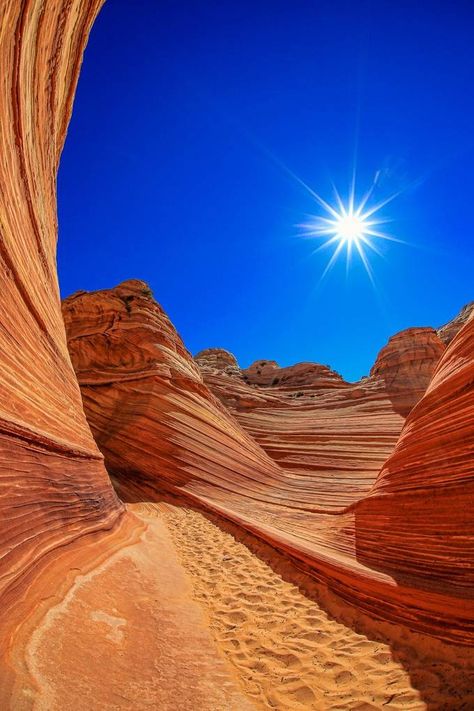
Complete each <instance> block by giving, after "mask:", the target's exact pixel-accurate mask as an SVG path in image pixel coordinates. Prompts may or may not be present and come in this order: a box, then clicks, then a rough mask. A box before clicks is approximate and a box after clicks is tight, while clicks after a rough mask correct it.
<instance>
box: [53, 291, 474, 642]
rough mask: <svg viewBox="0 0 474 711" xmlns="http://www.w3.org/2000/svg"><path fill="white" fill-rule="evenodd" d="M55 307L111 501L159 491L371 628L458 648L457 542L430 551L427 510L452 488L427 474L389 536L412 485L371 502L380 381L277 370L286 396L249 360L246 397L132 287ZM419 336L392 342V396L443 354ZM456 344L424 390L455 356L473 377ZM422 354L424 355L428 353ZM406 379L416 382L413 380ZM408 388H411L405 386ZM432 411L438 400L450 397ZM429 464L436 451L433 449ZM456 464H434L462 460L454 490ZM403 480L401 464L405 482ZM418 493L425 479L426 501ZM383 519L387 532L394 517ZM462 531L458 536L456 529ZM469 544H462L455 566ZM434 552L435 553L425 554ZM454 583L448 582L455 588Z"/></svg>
mask: <svg viewBox="0 0 474 711" xmlns="http://www.w3.org/2000/svg"><path fill="white" fill-rule="evenodd" d="M63 309H64V318H65V323H66V328H67V333H68V342H69V348H70V352H71V357H72V360H73V363H74V366H75V369H76V372H77V374H78V378H79V382H80V385H81V390H82V394H83V400H84V405H85V409H86V413H87V416H88V419H89V421H90V423H91V427H92V430H93V432H94V434H95V437H96V439H97V442H98V443H99V446H100V448H101V449H102V451H103V452H104V455H105V457H106V461H107V463H108V465H109V467H110V468H111V470H112V471H113V473H114V475H115V477H116V479H117V485H118V490H119V491H120V492H121V494H122V496H123V497H124V498H126V499H128V500H137V499H140V498H142V499H143V497H145V498H148V499H149V500H159V499H160V496H161V495H162V492H163V491H164V490H166V491H168V492H172V493H175V494H180V495H184V496H185V497H186V498H188V499H190V500H193V501H195V502H197V503H199V504H201V505H203V506H205V507H207V508H208V509H211V510H214V511H216V512H218V513H220V514H221V515H223V516H225V517H227V518H229V519H232V520H234V521H235V522H237V523H238V524H240V525H241V526H244V527H246V528H247V529H249V530H250V531H252V532H254V533H257V534H258V535H259V536H260V537H262V538H264V539H265V540H267V541H269V542H271V544H272V545H274V546H276V547H277V548H280V549H281V550H283V551H285V552H287V553H289V554H290V555H291V556H293V557H294V558H297V559H299V560H300V561H303V562H304V563H305V564H306V565H307V566H309V568H310V569H311V570H312V572H313V574H314V575H316V576H318V577H319V578H321V579H324V580H325V581H327V582H328V583H329V584H330V585H331V587H332V588H333V589H334V590H335V591H336V592H338V593H339V594H340V595H341V596H342V597H344V598H345V599H347V600H350V601H351V602H352V603H354V602H356V604H357V605H359V606H360V607H361V608H362V609H364V610H365V611H367V612H369V613H370V614H371V615H375V616H378V617H382V618H385V619H388V620H391V621H394V622H399V623H407V622H408V623H409V624H410V626H412V627H413V628H415V629H420V630H423V631H425V632H428V633H430V634H434V635H437V636H440V637H443V638H446V639H451V640H457V641H464V642H467V641H468V640H469V639H471V636H472V627H471V622H470V621H469V615H470V614H472V606H471V604H470V602H469V596H468V595H467V593H466V591H465V590H466V583H467V581H468V575H467V573H466V571H465V564H464V563H465V561H464V559H463V553H462V547H463V544H460V543H459V542H457V541H456V540H455V538H453V537H452V536H451V534H449V533H448V535H447V537H446V540H445V541H442V540H441V541H440V539H439V531H440V530H441V531H442V530H443V529H444V528H446V530H449V526H452V527H453V529H454V527H455V526H456V513H455V512H456V508H455V507H453V508H450V509H449V510H450V511H451V513H450V514H448V513H447V510H446V509H445V508H444V505H443V503H442V492H443V490H444V486H445V485H446V486H448V487H451V482H450V481H449V482H447V483H446V484H445V483H443V481H444V480H443V477H441V479H440V481H439V482H438V483H439V486H440V488H439V489H437V476H436V470H434V471H433V473H432V474H431V476H432V477H433V482H432V483H433V492H434V493H433V497H432V505H431V504H430V506H429V514H430V521H429V524H427V523H426V521H425V519H424V514H423V506H422V498H423V495H422V494H421V490H420V492H419V494H417V496H416V497H415V502H416V503H415V502H413V507H412V510H411V511H410V512H409V513H408V515H407V517H406V520H407V524H406V525H405V523H404V519H403V505H404V504H403V505H402V503H401V502H405V499H404V493H403V489H404V488H405V487H409V488H410V487H412V488H413V487H415V481H416V477H415V474H414V473H412V474H410V473H405V474H404V475H403V476H405V481H406V484H404V485H403V486H402V487H401V490H400V491H399V492H397V494H396V495H394V496H393V497H390V498H389V497H387V496H385V494H383V498H381V499H379V498H378V496H376V495H375V493H374V492H376V491H378V490H379V489H380V487H381V486H382V482H383V480H384V478H385V477H386V473H385V469H384V470H383V471H382V474H381V475H380V477H377V473H378V471H379V470H380V468H381V466H382V464H383V462H384V461H385V460H386V459H387V457H388V456H389V454H390V453H391V452H392V451H393V449H394V446H395V444H396V440H397V437H398V434H399V431H400V429H401V428H402V425H403V418H402V417H401V416H400V415H399V414H398V413H397V412H396V411H395V409H394V406H393V402H392V398H391V397H390V394H389V393H387V389H386V385H385V379H384V377H381V376H380V375H379V374H376V375H372V376H371V377H370V378H366V379H363V380H362V381H361V382H360V383H356V384H349V383H345V382H344V381H343V380H342V379H341V378H340V376H338V375H337V374H334V373H333V372H332V371H331V370H330V369H329V368H325V367H324V366H323V367H321V366H316V367H312V368H308V365H307V364H304V367H303V368H301V369H300V368H294V369H293V370H292V369H285V370H290V372H291V377H289V378H287V379H286V380H285V382H286V383H287V382H288V381H289V382H290V385H285V384H283V385H280V384H279V383H278V384H275V383H274V382H273V379H274V374H275V371H276V372H280V371H281V370H283V369H278V366H277V365H276V364H274V363H268V362H265V364H262V363H261V362H259V363H258V364H257V365H254V366H253V367H252V372H255V375H254V379H255V380H257V379H258V378H262V377H263V379H264V383H265V384H259V383H258V382H254V383H252V384H250V383H248V382H246V381H245V373H244V371H241V372H239V371H238V369H237V365H236V363H235V360H234V359H233V358H232V357H231V356H230V354H228V353H226V354H225V355H223V354H222V352H216V351H211V352H205V353H204V355H203V354H201V355H200V356H199V358H198V361H199V362H200V365H201V369H202V375H201V371H200V369H199V367H198V365H197V363H196V362H195V361H194V360H193V359H192V358H191V356H190V354H189V353H188V352H187V351H186V349H185V348H184V346H183V344H182V342H181V339H180V338H179V336H178V334H177V332H176V331H175V329H174V328H173V326H172V325H171V323H170V322H169V319H168V318H167V317H166V315H165V314H164V312H163V310H162V309H161V308H160V307H159V306H158V304H156V302H155V301H154V300H153V299H152V298H151V296H150V294H149V293H148V290H147V287H146V285H144V283H143V282H137V281H129V282H125V283H123V284H121V285H120V286H118V287H116V288H115V289H109V290H104V291H100V292H95V293H90V294H87V293H83V292H81V293H79V294H77V295H73V296H72V297H70V298H69V299H67V300H66V301H65V303H64V307H63ZM471 327H472V326H471V324H469V328H471ZM466 329H468V327H467V326H466ZM425 331H426V330H425V329H414V331H413V334H412V335H410V336H409V338H408V341H409V343H410V347H406V342H407V337H406V334H405V336H403V337H402V339H401V341H402V344H403V346H404V348H402V352H401V354H400V355H399V358H398V363H399V364H401V365H400V366H396V368H395V370H396V369H397V368H398V369H399V370H401V372H402V373H403V377H402V378H401V383H402V385H401V388H400V389H401V390H403V388H405V389H407V388H409V387H410V380H409V378H407V375H406V371H405V370H403V368H404V367H405V365H404V364H405V363H406V361H408V363H409V364H410V363H411V364H413V363H415V364H416V363H417V362H418V361H420V360H421V362H422V363H423V362H424V360H425V358H424V355H426V353H427V352H428V353H430V354H431V356H430V364H431V363H432V362H433V360H434V359H435V358H436V352H437V351H440V352H442V351H443V350H444V346H443V344H442V343H440V342H438V339H437V337H436V334H435V333H434V332H432V331H431V330H430V329H428V330H427V332H426V333H425ZM420 332H421V336H420ZM463 334H464V332H461V333H459V334H458V336H457V338H456V339H454V341H453V343H452V345H451V347H450V348H449V349H448V351H447V352H446V354H445V356H444V357H443V359H442V361H441V364H440V365H438V367H437V370H436V371H435V375H434V379H435V380H436V377H437V376H436V373H439V369H440V368H441V369H442V371H443V372H444V370H443V369H445V368H446V366H443V365H442V364H443V363H447V362H448V363H449V362H451V360H452V359H453V358H455V359H456V358H457V356H456V353H457V352H458V349H459V348H461V350H463V349H464V350H463V352H464V353H465V355H466V365H467V367H468V369H469V368H472V344H471V346H467V347H463V346H460V345H459V344H460V343H461V341H462V338H464V337H465V336H464V335H463ZM425 337H426V341H427V343H425V341H424V340H423V339H425ZM420 341H421V344H422V348H421V353H422V354H423V357H421V358H419V359H418V361H417V353H418V351H417V349H416V348H415V347H414V345H413V343H414V344H415V346H416V345H420ZM395 343H396V339H395ZM433 343H434V344H435V347H434V348H433V351H434V352H433V353H431V351H430V350H429V348H428V347H427V345H428V346H429V345H430V344H433ZM391 349H393V344H392V345H389V346H388V347H387V350H388V352H389V354H390V350H391ZM469 353H470V356H469ZM406 354H408V357H406ZM384 362H388V363H389V365H390V363H391V360H390V358H388V357H387V355H386V353H385V354H384V353H383V354H382V356H381V363H384ZM430 367H431V366H430ZM229 368H230V370H229ZM381 369H382V370H383V368H382V366H381ZM259 370H260V373H259V372H258V371H259ZM408 370H409V366H408ZM414 370H415V372H417V370H416V367H415V368H414ZM419 370H420V372H421V374H422V377H426V372H425V366H423V368H421V369H419ZM269 371H272V372H271V376H272V377H271V378H270V372H269ZM293 376H294V380H293V383H294V384H293V385H292V384H291V382H292V378H293ZM203 377H204V381H205V382H204V381H203ZM302 381H304V384H303V382H302ZM270 382H272V383H273V384H271V385H268V383H270ZM415 382H416V383H417V387H418V388H419V380H415ZM205 383H206V384H207V385H206V384H205ZM296 383H297V386H296ZM464 385H465V386H466V392H465V398H466V403H470V404H469V405H468V409H467V410H466V409H465V406H464V405H463V406H462V408H461V411H460V413H459V417H460V419H461V420H462V421H464V422H465V423H466V424H465V427H466V428H467V429H468V430H469V428H470V427H471V426H470V425H469V424H468V420H467V419H466V415H467V412H468V411H469V407H471V406H472V399H473V391H472V387H468V382H467V381H466V383H464ZM296 387H297V388H298V389H296ZM445 388H446V392H447V393H451V392H452V394H453V402H452V403H451V405H452V408H453V410H452V411H453V412H456V411H457V410H458V408H459V407H460V403H459V402H458V401H457V395H456V389H455V388H454V383H453V382H449V383H448V384H447V385H445ZM419 389H420V388H419ZM211 390H212V391H213V392H214V393H216V394H217V395H218V396H219V399H217V398H216V397H214V396H213V394H212V393H211ZM428 397H429V393H427V394H426V395H425V396H424V397H423V398H422V399H421V401H420V402H419V404H418V405H417V406H415V408H414V410H413V411H412V415H411V417H410V418H409V421H408V424H407V425H406V426H405V430H404V432H406V428H407V427H410V423H412V422H415V421H417V420H416V414H415V413H417V412H421V413H423V412H424V409H426V398H428ZM446 397H447V401H449V402H450V395H449V394H448V395H447V396H446ZM428 402H429V401H428ZM223 403H225V405H226V407H224V405H223ZM423 403H425V404H423ZM226 408H228V409H226ZM428 409H429V410H430V411H431V410H432V409H433V408H432V406H430V407H429V408H428ZM229 411H231V412H232V415H231V414H229ZM430 416H431V415H430ZM433 417H434V419H435V420H436V424H435V425H434V431H435V432H436V431H437V428H440V427H441V428H442V416H441V413H440V412H437V411H436V410H435V411H434V412H433ZM471 429H472V427H471ZM465 435H466V432H465V433H464V435H463V436H465ZM404 436H405V435H403V437H404ZM461 439H462V437H461ZM400 441H402V440H400ZM259 444H260V445H261V446H259ZM432 445H433V442H431V441H430V439H429V437H428V438H427V439H425V442H424V445H423V446H424V448H425V450H426V452H427V457H428V459H429V457H430V455H429V454H428V452H429V449H430V447H432ZM264 450H265V451H264ZM395 451H396V450H395ZM440 451H446V452H448V449H444V445H443V444H442V445H441V448H440ZM269 455H270V456H269ZM394 456H395V455H394ZM418 456H420V455H418ZM469 456H470V453H469V451H468V450H466V449H465V448H461V441H460V440H459V438H458V439H457V440H456V441H455V442H454V444H453V449H452V451H449V460H448V463H447V464H446V466H447V467H448V468H450V469H452V468H453V467H456V466H457V465H456V464H455V462H456V459H457V458H460V459H462V460H463V466H465V467H467V471H468V474H467V479H469V478H470V477H471V476H472V474H471V471H470V469H469V467H470V466H471V465H470V464H468V461H469V460H468V457H469ZM390 462H391V459H388V463H389V464H388V466H390ZM410 466H411V465H410V463H409V462H408V463H407V467H408V471H409V470H410ZM430 466H431V465H429V467H428V468H430ZM402 468H403V467H402ZM458 469H459V467H458ZM414 477H415V478H414ZM448 478H449V477H448ZM374 482H375V483H374ZM428 482H429V476H428V474H427V481H426V487H428V488H429V487H430V486H431V485H430V484H429V483H428ZM437 491H439V495H438V494H437V493H436V492H437ZM454 501H455V500H454V499H453V502H454ZM398 502H400V509H398ZM382 504H383V506H382ZM406 505H408V502H407V504H406ZM456 505H459V501H458V500H456ZM378 506H382V509H381V510H382V511H383V512H384V513H383V514H382V515H381V514H380V513H379V509H378V508H377V507H378ZM371 507H373V509H372V508H371ZM383 507H385V508H383ZM371 510H373V514H370V513H368V512H370V511H371ZM397 510H399V511H400V514H399V518H397V515H395V514H394V512H396V511H397ZM470 510H471V509H468V511H470ZM381 516H382V517H381ZM393 516H394V520H395V521H396V526H395V527H394V528H393V529H392V528H391V527H388V528H390V535H389V534H388V530H386V529H387V526H386V523H385V522H386V521H387V520H390V517H393ZM469 516H471V514H470V513H468V512H466V517H469ZM448 519H449V521H448ZM408 522H409V524H408ZM381 530H386V533H385V535H386V538H387V543H386V546H385V548H384V549H383V552H382V553H381V550H380V546H378V544H377V545H376V541H377V540H379V539H378V536H379V535H381V533H380V532H381ZM466 530H467V531H470V528H469V525H467V526H466ZM417 531H420V532H421V533H420V538H419V541H418V546H419V548H418V555H417V556H415V557H413V554H414V553H415V549H416V545H415V546H414V547H410V543H409V542H408V541H410V537H413V535H415V537H416V535H417V533H416V532H417ZM469 535H471V534H469ZM471 542H472V541H471ZM470 545H471V544H469V545H467V546H465V550H466V551H468V553H467V555H468V557H470V556H471V552H470ZM423 548H426V549H430V553H428V554H426V557H427V559H428V560H429V561H430V563H429V565H430V568H429V570H430V575H431V578H432V582H431V583H430V584H428V585H427V581H426V574H427V567H426V564H425V563H424V562H423V561H424V554H423V552H422V550H423ZM440 548H442V549H444V553H442V554H441V555H438V553H437V551H438V552H439V550H440ZM404 550H407V556H408V551H409V550H410V551H411V553H412V563H411V565H407V568H406V570H407V573H406V574H404V573H403V568H404V562H403V561H405V557H404V554H403V551H404ZM448 561H450V562H448ZM402 562H403V564H402ZM448 571H451V572H454V571H455V572H456V578H450V577H449V575H448ZM463 576H467V577H463ZM455 579H456V580H459V579H462V580H463V583H462V586H463V587H462V589H458V587H457V585H456V583H455V582H454V581H455Z"/></svg>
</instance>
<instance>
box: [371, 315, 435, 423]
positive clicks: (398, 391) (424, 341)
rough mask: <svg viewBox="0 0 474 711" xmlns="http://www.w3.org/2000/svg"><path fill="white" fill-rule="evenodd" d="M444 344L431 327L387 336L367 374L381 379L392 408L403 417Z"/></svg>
mask: <svg viewBox="0 0 474 711" xmlns="http://www.w3.org/2000/svg"><path fill="white" fill-rule="evenodd" d="M445 348H446V346H445V345H444V343H443V341H442V340H441V339H440V338H439V336H438V334H437V333H436V331H435V329H434V328H407V329H406V330H405V331H401V332H400V333H397V334H396V335H395V336H392V338H390V340H389V342H388V343H387V345H386V346H385V347H384V348H382V350H381V351H380V353H379V354H378V356H377V360H376V361H375V364H374V366H373V367H372V370H371V371H370V375H371V376H373V377H378V378H381V379H382V380H383V382H384V385H385V389H386V391H387V394H388V396H389V398H390V400H391V401H392V404H393V406H394V409H395V410H396V412H399V413H400V414H401V415H403V417H406V416H407V415H408V414H409V413H410V411H411V410H412V409H413V407H414V406H415V405H416V403H417V402H418V400H420V398H421V397H422V396H423V395H424V393H425V391H426V388H427V387H428V384H429V382H430V380H431V376H432V375H433V372H434V369H435V367H436V366H437V364H438V362H439V359H440V358H441V356H442V355H443V353H444V350H445Z"/></svg>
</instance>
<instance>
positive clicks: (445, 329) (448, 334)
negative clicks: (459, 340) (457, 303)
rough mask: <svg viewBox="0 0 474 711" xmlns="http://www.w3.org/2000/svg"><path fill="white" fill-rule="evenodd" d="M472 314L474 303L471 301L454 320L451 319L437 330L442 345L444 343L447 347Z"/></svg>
mask: <svg viewBox="0 0 474 711" xmlns="http://www.w3.org/2000/svg"><path fill="white" fill-rule="evenodd" d="M473 312H474V301H471V302H470V303H469V304H466V306H464V307H463V308H462V309H461V311H460V312H459V313H458V315H457V316H456V317H455V318H453V319H452V320H451V321H448V323H446V324H445V325H444V326H441V328H439V329H438V336H439V337H440V338H441V340H442V341H443V342H444V343H446V345H449V344H450V343H451V341H452V340H453V338H454V336H455V335H456V334H457V333H458V332H459V331H460V330H461V328H462V327H463V326H464V324H465V323H467V321H468V320H469V318H470V317H471V314H472V313H473Z"/></svg>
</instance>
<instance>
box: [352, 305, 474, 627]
mask: <svg viewBox="0 0 474 711" xmlns="http://www.w3.org/2000/svg"><path fill="white" fill-rule="evenodd" d="M473 421H474V319H473V318H472V317H471V318H470V320H469V321H467V322H466V324H465V325H464V327H463V328H462V329H461V330H460V331H459V332H458V334H457V335H456V336H455V338H454V339H453V341H452V342H451V344H450V346H449V347H448V349H447V350H446V352H445V353H444V355H443V357H442V358H441V360H440V362H439V364H438V366H437V368H436V370H435V373H434V375H433V378H432V380H431V382H430V385H429V387H428V389H427V391H426V393H425V395H424V397H423V398H422V399H421V400H420V402H419V403H418V405H416V407H415V408H414V409H413V410H412V412H411V413H410V415H409V416H408V418H407V421H406V424H405V426H404V428H403V431H402V434H401V436H400V439H399V441H398V443H397V446H396V448H395V451H394V452H393V454H392V455H391V456H390V457H389V458H388V460H387V462H386V463H385V465H384V467H383V468H382V471H381V472H380V475H379V476H378V478H377V481H376V483H375V485H374V487H373V489H372V491H371V492H370V495H369V496H368V497H366V498H365V499H364V500H362V501H360V502H359V503H358V504H356V505H355V506H354V508H353V511H354V513H355V529H356V556H357V559H358V560H359V561H363V563H364V564H365V565H369V566H371V567H372V568H374V569H377V570H381V571H383V572H384V573H387V574H389V575H391V576H392V577H393V578H394V580H396V581H397V582H399V584H400V583H402V584H403V586H406V587H407V592H406V595H405V599H406V600H407V601H410V603H411V604H412V605H413V604H416V605H417V606H418V607H419V608H421V607H423V608H424V614H431V615H433V617H435V616H438V617H439V619H442V618H445V619H446V618H449V623H446V624H448V625H449V628H448V629H449V632H450V633H451V634H452V635H453V636H456V635H459V636H463V635H465V636H466V638H467V633H469V634H472V633H473V631H474V594H473V590H474V567H473V565H472V563H473V561H474V513H473V512H474V427H473ZM410 598H411V600H410ZM415 600H416V602H414V601H415Z"/></svg>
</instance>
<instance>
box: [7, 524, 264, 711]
mask: <svg viewBox="0 0 474 711" xmlns="http://www.w3.org/2000/svg"><path fill="white" fill-rule="evenodd" d="M139 515H140V514H139ZM141 518H142V519H143V520H144V521H145V523H146V524H147V528H146V530H145V533H144V534H143V536H142V538H141V540H140V541H139V542H138V543H135V544H133V545H131V546H129V547H127V548H125V549H123V550H119V551H118V552H116V553H115V554H113V555H112V556H111V557H109V558H108V559H107V560H106V561H105V563H103V564H102V565H100V566H99V567H98V568H96V569H94V570H93V571H91V572H90V573H88V574H86V575H82V576H79V577H78V578H77V580H76V582H75V584H74V585H73V587H72V588H71V589H70V590H69V592H68V594H67V595H66V597H65V598H64V599H63V600H62V601H61V602H60V603H59V604H57V605H55V606H54V607H52V608H51V609H50V610H49V611H48V612H47V614H46V615H45V617H44V618H43V620H42V621H41V623H40V624H39V626H38V627H37V629H36V630H35V632H34V633H33V635H32V637H31V639H30V640H29V643H28V645H27V647H26V654H25V662H26V667H27V672H28V673H27V674H26V675H23V676H22V678H20V679H19V682H21V681H22V679H23V683H20V688H19V690H18V694H17V696H16V698H15V700H14V702H13V705H12V706H11V708H12V709H14V711H26V710H28V711H29V710H31V709H34V711H124V710H125V709H128V710H130V711H141V710H142V709H143V710H144V709H149V710H153V711H178V709H179V711H252V710H253V709H254V708H255V707H254V704H253V703H252V702H251V700H249V699H247V698H246V697H245V695H244V694H243V693H242V691H241V689H240V687H239V684H238V682H237V680H236V679H235V674H234V670H233V668H232V667H231V665H230V664H229V663H228V661H227V660H226V658H225V655H224V654H223V653H222V652H221V651H220V650H219V649H218V647H217V646H216V643H215V641H214V640H213V638H212V635H211V634H210V632H209V628H208V625H207V620H206V617H205V615H203V612H202V609H201V607H200V606H199V605H198V604H197V603H196V602H195V601H194V600H193V599H192V595H191V593H192V590H191V587H190V584H189V580H188V579H187V576H186V575H185V573H184V571H183V568H182V566H181V565H180V563H179V560H178V559H177V556H176V550H175V548H174V546H173V544H172V543H171V541H170V538H169V533H168V531H167V528H166V526H165V525H164V523H163V521H161V520H159V519H158V518H157V517H156V516H153V517H152V518H149V517H147V516H146V514H145V515H142V516H141Z"/></svg>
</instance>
